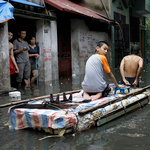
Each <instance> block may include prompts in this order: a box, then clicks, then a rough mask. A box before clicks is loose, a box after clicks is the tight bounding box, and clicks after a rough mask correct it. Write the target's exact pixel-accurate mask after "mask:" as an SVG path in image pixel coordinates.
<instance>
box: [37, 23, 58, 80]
mask: <svg viewBox="0 0 150 150" xmlns="http://www.w3.org/2000/svg"><path fill="white" fill-rule="evenodd" d="M36 28H37V32H36V40H37V42H38V43H39V46H40V58H39V60H38V65H39V81H41V82H45V81H51V80H54V79H58V57H57V53H58V50H57V49H58V48H57V24H56V22H55V21H51V22H50V21H46V20H37V21H36Z"/></svg>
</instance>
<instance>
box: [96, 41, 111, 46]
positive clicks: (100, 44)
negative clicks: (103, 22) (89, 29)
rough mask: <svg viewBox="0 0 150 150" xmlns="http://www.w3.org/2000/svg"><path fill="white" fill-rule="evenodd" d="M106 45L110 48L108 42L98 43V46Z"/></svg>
mask: <svg viewBox="0 0 150 150" xmlns="http://www.w3.org/2000/svg"><path fill="white" fill-rule="evenodd" d="M104 44H106V45H107V46H109V44H108V43H107V42H106V41H99V42H98V43H97V46H99V47H102V46H103V45H104Z"/></svg>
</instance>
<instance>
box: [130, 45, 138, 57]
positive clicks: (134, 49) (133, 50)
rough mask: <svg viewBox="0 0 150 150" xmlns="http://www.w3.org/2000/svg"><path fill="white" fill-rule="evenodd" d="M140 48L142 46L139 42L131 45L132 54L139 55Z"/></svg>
mask: <svg viewBox="0 0 150 150" xmlns="http://www.w3.org/2000/svg"><path fill="white" fill-rule="evenodd" d="M139 50H140V47H139V46H138V45H137V44H134V45H132V47H131V54H136V55H138V53H139Z"/></svg>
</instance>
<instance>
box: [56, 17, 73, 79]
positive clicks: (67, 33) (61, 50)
mask: <svg viewBox="0 0 150 150" xmlns="http://www.w3.org/2000/svg"><path fill="white" fill-rule="evenodd" d="M58 65H59V78H61V77H70V76H71V74H72V69H71V27H70V21H69V20H59V21H58Z"/></svg>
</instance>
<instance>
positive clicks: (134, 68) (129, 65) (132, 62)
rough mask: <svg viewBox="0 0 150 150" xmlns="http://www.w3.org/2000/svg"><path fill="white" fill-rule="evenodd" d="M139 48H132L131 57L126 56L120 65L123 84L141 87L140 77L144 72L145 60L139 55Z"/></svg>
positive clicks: (136, 46) (134, 46) (135, 46)
mask: <svg viewBox="0 0 150 150" xmlns="http://www.w3.org/2000/svg"><path fill="white" fill-rule="evenodd" d="M139 50H140V48H139V46H138V45H136V44H134V45H133V46H132V47H131V55H128V56H125V57H124V58H123V59H122V61H121V64H120V73H121V76H122V80H121V84H125V85H132V86H134V87H138V86H139V76H140V74H141V73H142V70H143V59H142V58H141V57H140V56H138V55H139Z"/></svg>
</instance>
